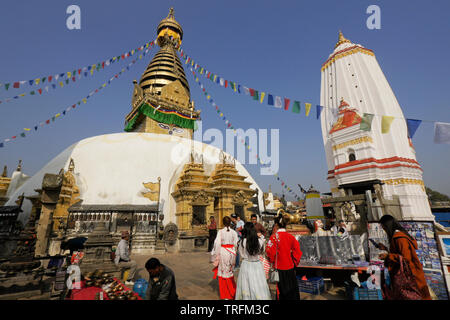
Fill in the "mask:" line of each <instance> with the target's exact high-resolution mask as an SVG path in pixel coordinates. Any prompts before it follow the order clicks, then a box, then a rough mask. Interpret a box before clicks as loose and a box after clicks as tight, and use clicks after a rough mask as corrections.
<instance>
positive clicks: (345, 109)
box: [330, 98, 361, 134]
mask: <svg viewBox="0 0 450 320" xmlns="http://www.w3.org/2000/svg"><path fill="white" fill-rule="evenodd" d="M338 114H339V118H338V120H337V121H336V122H335V123H334V125H333V127H332V128H331V130H330V134H331V133H333V132H336V131H339V130H342V129H345V128H348V127H351V126H354V125H356V124H360V123H361V116H360V115H359V114H358V110H357V109H356V108H352V107H350V105H349V104H348V103H347V102H346V101H345V100H344V98H341V103H340V105H339V113H338Z"/></svg>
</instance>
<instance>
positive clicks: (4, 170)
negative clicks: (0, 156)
mask: <svg viewBox="0 0 450 320" xmlns="http://www.w3.org/2000/svg"><path fill="white" fill-rule="evenodd" d="M6 177H8V167H7V166H4V167H3V173H2V178H6Z"/></svg>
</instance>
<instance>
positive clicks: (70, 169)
mask: <svg viewBox="0 0 450 320" xmlns="http://www.w3.org/2000/svg"><path fill="white" fill-rule="evenodd" d="M74 170H75V163H74V162H73V159H72V158H70V163H69V171H70V172H72V173H73V172H74Z"/></svg>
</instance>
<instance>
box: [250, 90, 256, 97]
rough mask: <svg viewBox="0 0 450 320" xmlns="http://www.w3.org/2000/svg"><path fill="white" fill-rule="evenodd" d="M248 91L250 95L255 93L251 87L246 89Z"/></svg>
mask: <svg viewBox="0 0 450 320" xmlns="http://www.w3.org/2000/svg"><path fill="white" fill-rule="evenodd" d="M248 90H249V91H250V95H251V96H252V97H253V96H254V95H255V90H254V89H252V88H249V89H248Z"/></svg>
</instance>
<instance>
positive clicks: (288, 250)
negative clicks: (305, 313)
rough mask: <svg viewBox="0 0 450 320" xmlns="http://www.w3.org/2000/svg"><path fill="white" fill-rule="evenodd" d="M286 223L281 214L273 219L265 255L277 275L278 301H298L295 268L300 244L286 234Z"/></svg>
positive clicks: (300, 253)
mask: <svg viewBox="0 0 450 320" xmlns="http://www.w3.org/2000/svg"><path fill="white" fill-rule="evenodd" d="M286 225H287V221H286V220H285V218H283V215H282V214H279V215H278V216H277V217H275V225H274V230H273V234H272V235H271V236H270V239H269V242H268V243H267V246H266V254H267V258H268V259H269V261H270V262H271V263H272V264H273V265H274V267H275V268H276V270H278V274H279V282H278V283H277V296H278V299H279V300H300V293H299V288H298V282H297V278H296V276H295V267H296V266H297V265H298V264H299V263H300V258H301V256H302V252H301V250H300V244H299V243H298V241H297V240H296V239H295V237H294V236H293V235H291V234H290V233H287V232H286Z"/></svg>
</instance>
